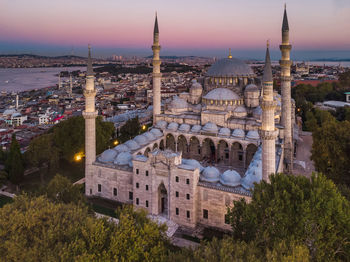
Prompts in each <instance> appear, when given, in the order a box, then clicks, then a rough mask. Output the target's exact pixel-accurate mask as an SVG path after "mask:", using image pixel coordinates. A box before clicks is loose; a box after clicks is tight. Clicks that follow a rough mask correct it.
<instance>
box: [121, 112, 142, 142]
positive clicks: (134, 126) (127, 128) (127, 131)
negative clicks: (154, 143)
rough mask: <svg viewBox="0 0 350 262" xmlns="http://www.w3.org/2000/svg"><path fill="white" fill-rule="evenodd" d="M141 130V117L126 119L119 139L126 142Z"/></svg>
mask: <svg viewBox="0 0 350 262" xmlns="http://www.w3.org/2000/svg"><path fill="white" fill-rule="evenodd" d="M140 132H141V125H140V122H139V118H138V117H135V118H132V119H129V120H128V121H126V123H125V124H124V125H123V126H122V127H121V128H120V136H119V138H118V139H119V140H120V142H121V143H124V142H126V141H127V140H129V139H132V138H134V137H135V136H137V135H138V134H140Z"/></svg>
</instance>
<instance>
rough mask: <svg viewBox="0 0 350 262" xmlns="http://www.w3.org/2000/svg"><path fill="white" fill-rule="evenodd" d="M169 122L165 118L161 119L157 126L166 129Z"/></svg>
mask: <svg viewBox="0 0 350 262" xmlns="http://www.w3.org/2000/svg"><path fill="white" fill-rule="evenodd" d="M167 125H168V123H167V122H166V121H164V120H160V121H158V122H157V124H156V127H157V128H160V129H165V128H166V126H167Z"/></svg>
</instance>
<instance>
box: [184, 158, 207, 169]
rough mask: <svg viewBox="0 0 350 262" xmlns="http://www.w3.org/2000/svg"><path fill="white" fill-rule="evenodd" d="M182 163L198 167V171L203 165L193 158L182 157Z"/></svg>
mask: <svg viewBox="0 0 350 262" xmlns="http://www.w3.org/2000/svg"><path fill="white" fill-rule="evenodd" d="M182 164H184V165H188V166H192V167H194V168H199V172H202V170H203V169H204V167H203V166H202V165H201V164H200V163H199V162H198V161H197V160H195V159H184V158H183V159H182Z"/></svg>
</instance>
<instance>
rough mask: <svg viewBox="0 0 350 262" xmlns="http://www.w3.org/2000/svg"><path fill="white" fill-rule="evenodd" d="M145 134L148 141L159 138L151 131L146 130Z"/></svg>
mask: <svg viewBox="0 0 350 262" xmlns="http://www.w3.org/2000/svg"><path fill="white" fill-rule="evenodd" d="M143 135H144V136H145V137H146V138H147V139H148V141H153V140H156V139H157V138H156V136H155V135H154V134H153V133H151V132H146V133H144V134H143Z"/></svg>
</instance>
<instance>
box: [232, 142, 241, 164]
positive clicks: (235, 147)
mask: <svg viewBox="0 0 350 262" xmlns="http://www.w3.org/2000/svg"><path fill="white" fill-rule="evenodd" d="M231 155H232V160H231V161H232V166H233V167H244V159H243V156H244V152H243V147H242V145H241V144H240V143H238V142H235V143H233V144H232V153H231Z"/></svg>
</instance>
